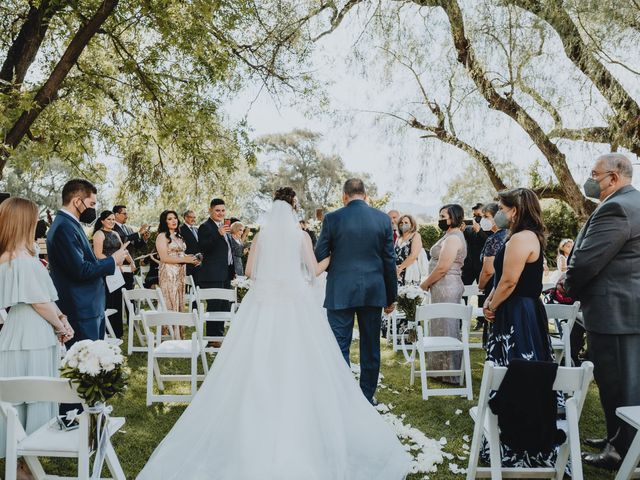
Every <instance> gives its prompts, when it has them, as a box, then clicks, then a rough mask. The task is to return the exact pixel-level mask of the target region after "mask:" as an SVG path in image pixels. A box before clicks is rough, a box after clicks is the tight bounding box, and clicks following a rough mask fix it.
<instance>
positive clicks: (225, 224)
mask: <svg viewBox="0 0 640 480" xmlns="http://www.w3.org/2000/svg"><path fill="white" fill-rule="evenodd" d="M224 226H225V227H230V226H231V220H230V219H228V218H225V219H224Z"/></svg>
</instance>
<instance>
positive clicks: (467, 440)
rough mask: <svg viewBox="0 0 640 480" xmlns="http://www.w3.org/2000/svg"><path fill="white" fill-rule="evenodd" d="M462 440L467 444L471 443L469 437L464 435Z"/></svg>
mask: <svg viewBox="0 0 640 480" xmlns="http://www.w3.org/2000/svg"><path fill="white" fill-rule="evenodd" d="M462 440H464V441H465V442H467V443H469V435H463V436H462Z"/></svg>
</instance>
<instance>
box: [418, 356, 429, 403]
mask: <svg viewBox="0 0 640 480" xmlns="http://www.w3.org/2000/svg"><path fill="white" fill-rule="evenodd" d="M418 356H419V357H420V385H421V386H422V399H423V400H428V399H429V387H428V386H427V360H426V358H425V357H426V353H425V352H424V351H423V350H422V348H421V347H420V346H419V345H418Z"/></svg>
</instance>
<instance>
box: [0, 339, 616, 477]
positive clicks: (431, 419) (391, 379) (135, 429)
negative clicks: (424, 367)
mask: <svg viewBox="0 0 640 480" xmlns="http://www.w3.org/2000/svg"><path fill="white" fill-rule="evenodd" d="M353 360H354V362H357V345H356V344H354V348H353ZM483 360H484V358H483V355H482V352H481V351H480V350H474V351H472V364H473V365H472V374H473V387H474V392H475V394H476V396H477V393H478V390H479V388H480V378H481V376H482V365H483ZM128 365H129V368H130V370H131V378H130V385H129V389H128V391H127V392H126V394H125V395H124V396H123V397H121V398H118V399H116V400H115V401H113V402H111V403H112V405H113V407H114V413H113V414H114V415H117V416H124V417H126V420H127V423H126V425H125V427H124V428H123V432H122V433H119V434H117V435H116V436H114V437H113V443H114V446H115V449H116V451H117V453H118V456H119V458H120V462H121V463H122V466H123V468H124V471H125V473H126V475H127V478H131V479H133V478H135V476H136V475H137V474H138V472H139V471H140V470H141V469H142V467H143V465H144V464H145V462H146V460H147V459H148V458H149V456H150V455H151V453H152V452H153V450H154V448H155V447H156V446H157V445H158V443H159V442H160V441H161V440H162V438H163V437H164V436H165V435H166V434H167V432H168V431H169V430H170V429H171V427H172V425H173V424H174V423H175V421H176V420H177V419H178V417H179V416H180V414H181V413H182V411H183V410H184V408H185V405H184V404H154V405H153V406H151V407H147V406H146V405H145V385H146V383H145V382H146V356H145V355H144V354H142V353H136V354H133V355H132V356H131V357H130V358H129V361H128ZM165 365H166V364H165ZM173 366H174V367H175V366H176V365H173ZM169 368H171V366H169ZM382 373H383V375H384V379H383V380H382V383H383V385H385V387H386V388H381V389H379V390H378V393H377V398H378V401H379V402H380V403H384V404H387V405H388V404H392V405H393V409H392V413H394V414H395V415H401V414H405V415H406V417H405V419H404V422H405V423H409V424H411V425H412V426H413V427H416V428H418V429H419V430H421V431H423V432H424V433H425V434H426V435H427V436H429V437H431V438H435V439H440V438H441V437H445V438H446V439H447V444H446V445H445V446H444V451H445V452H448V453H451V454H453V455H454V456H457V455H463V454H464V450H463V444H465V443H467V442H465V441H464V440H463V436H465V435H468V436H469V438H470V437H471V436H472V433H473V432H472V422H471V419H470V417H469V415H468V410H469V408H470V407H471V406H472V405H473V404H474V403H473V402H469V401H467V400H466V399H463V398H461V397H436V398H432V399H430V400H428V401H424V400H422V397H421V392H420V384H419V382H416V385H414V386H413V387H410V386H409V366H408V365H406V364H405V363H404V357H403V355H402V353H400V352H398V353H394V352H393V351H392V350H391V349H390V348H389V347H387V346H386V345H385V346H384V347H383V359H382ZM310 374H311V373H310ZM170 390H171V391H173V392H176V393H177V392H180V393H185V392H187V391H188V388H187V386H186V384H185V385H184V386H181V385H174V386H173V387H170ZM394 391H396V392H398V393H393V392H394ZM457 410H461V411H462V413H461V414H458V415H456V413H455V412H456V411H457ZM447 422H448V424H447ZM580 427H581V435H582V437H583V438H585V437H599V436H603V434H604V424H603V417H602V410H601V408H600V404H599V401H598V392H597V388H596V387H595V385H592V387H591V390H590V392H589V396H588V399H587V402H586V404H585V407H584V410H583V414H582V420H581V425H580ZM465 456H466V455H465ZM43 463H45V469H46V470H47V471H48V473H52V474H58V475H73V472H74V466H75V462H74V461H71V460H58V459H56V460H53V459H52V460H47V461H46V462H43ZM452 463H456V464H458V465H459V466H460V467H463V468H466V464H467V461H466V460H460V459H457V458H456V459H454V460H452ZM0 472H4V462H3V461H0ZM105 473H106V471H105ZM422 478H425V475H424V474H415V475H411V476H410V477H409V479H410V480H419V479H422ZM429 478H431V479H460V478H464V477H463V475H461V474H457V475H456V474H454V473H452V472H451V471H450V469H449V465H448V461H447V460H444V463H443V464H440V465H438V471H437V472H436V473H432V474H430V475H429ZM585 478H586V479H593V480H595V479H613V478H614V475H613V474H607V473H605V472H603V471H600V470H596V469H592V468H590V467H586V468H585ZM185 480H189V479H185ZM301 480H303V479H301Z"/></svg>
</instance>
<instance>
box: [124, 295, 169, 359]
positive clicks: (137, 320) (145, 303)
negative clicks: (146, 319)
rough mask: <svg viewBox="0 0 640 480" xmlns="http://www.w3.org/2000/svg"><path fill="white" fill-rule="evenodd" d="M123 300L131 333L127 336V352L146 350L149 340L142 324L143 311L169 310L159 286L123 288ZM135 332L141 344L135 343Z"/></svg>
mask: <svg viewBox="0 0 640 480" xmlns="http://www.w3.org/2000/svg"><path fill="white" fill-rule="evenodd" d="M122 302H123V303H124V305H125V307H126V309H127V316H128V317H129V325H128V326H129V335H128V336H127V354H128V355H131V353H132V352H146V351H147V342H146V338H145V333H144V328H142V326H141V322H142V316H141V312H143V311H145V310H148V311H153V312H156V311H157V312H164V311H166V310H167V307H166V304H165V302H164V297H163V296H162V291H161V290H160V289H159V288H156V289H150V288H136V289H134V290H126V289H124V288H123V289H122ZM134 333H135V336H137V337H138V342H139V344H140V346H137V345H134V341H133V340H134Z"/></svg>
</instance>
